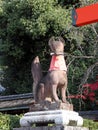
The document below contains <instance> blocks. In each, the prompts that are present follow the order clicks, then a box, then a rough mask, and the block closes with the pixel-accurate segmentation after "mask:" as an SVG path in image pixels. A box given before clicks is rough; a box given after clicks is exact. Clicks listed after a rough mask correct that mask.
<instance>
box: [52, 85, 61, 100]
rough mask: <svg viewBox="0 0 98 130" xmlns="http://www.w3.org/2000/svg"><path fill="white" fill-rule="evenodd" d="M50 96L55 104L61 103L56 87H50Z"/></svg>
mask: <svg viewBox="0 0 98 130" xmlns="http://www.w3.org/2000/svg"><path fill="white" fill-rule="evenodd" d="M52 96H53V99H54V101H55V102H61V101H60V99H59V98H58V95H57V85H52Z"/></svg>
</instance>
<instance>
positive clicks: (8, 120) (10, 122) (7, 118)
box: [0, 113, 20, 130]
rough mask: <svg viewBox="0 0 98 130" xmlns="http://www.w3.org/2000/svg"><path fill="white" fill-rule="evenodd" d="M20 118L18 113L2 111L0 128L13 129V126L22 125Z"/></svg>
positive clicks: (2, 129) (0, 129)
mask: <svg viewBox="0 0 98 130" xmlns="http://www.w3.org/2000/svg"><path fill="white" fill-rule="evenodd" d="M19 119H20V116H18V115H8V114H2V113H0V130H13V128H16V127H20V125H19Z"/></svg>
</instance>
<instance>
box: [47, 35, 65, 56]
mask: <svg viewBox="0 0 98 130" xmlns="http://www.w3.org/2000/svg"><path fill="white" fill-rule="evenodd" d="M48 44H49V47H50V49H51V51H52V52H53V53H55V54H60V53H63V52H64V44H65V41H64V39H63V38H62V37H51V38H50V40H49V43H48Z"/></svg>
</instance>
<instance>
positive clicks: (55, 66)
mask: <svg viewBox="0 0 98 130" xmlns="http://www.w3.org/2000/svg"><path fill="white" fill-rule="evenodd" d="M49 47H50V49H51V55H52V59H51V63H50V68H49V71H48V73H47V74H46V76H45V77H43V74H42V69H41V65H40V61H39V58H38V56H37V57H35V59H34V60H33V62H32V66H31V72H32V76H33V81H34V82H33V94H34V98H35V102H37V103H39V102H41V101H45V100H47V98H49V99H51V101H55V102H61V100H60V99H59V97H58V94H57V91H58V89H59V90H60V93H61V98H62V102H63V103H66V102H67V101H66V88H67V68H66V63H65V60H64V40H63V38H61V37H56V38H55V37H52V38H51V39H50V40H49Z"/></svg>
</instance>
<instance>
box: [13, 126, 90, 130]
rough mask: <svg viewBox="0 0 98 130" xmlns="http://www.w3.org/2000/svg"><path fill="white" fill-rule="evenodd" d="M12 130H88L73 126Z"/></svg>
mask: <svg viewBox="0 0 98 130" xmlns="http://www.w3.org/2000/svg"><path fill="white" fill-rule="evenodd" d="M13 130H89V128H85V127H75V126H61V125H58V126H51V127H50V126H44V127H43V126H41V127H34V128H32V127H21V128H14V129H13Z"/></svg>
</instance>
